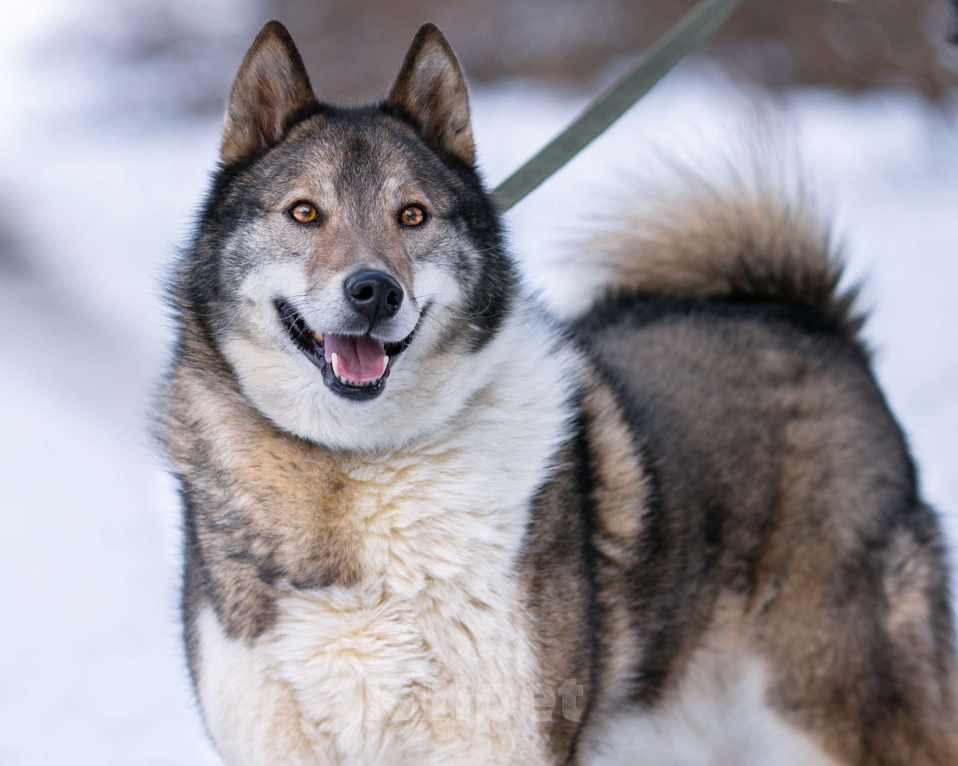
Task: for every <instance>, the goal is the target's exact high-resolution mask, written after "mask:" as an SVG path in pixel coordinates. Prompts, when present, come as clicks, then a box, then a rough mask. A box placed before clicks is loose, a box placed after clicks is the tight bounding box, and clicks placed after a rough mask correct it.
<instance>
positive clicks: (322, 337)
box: [314, 332, 326, 343]
mask: <svg viewBox="0 0 958 766" xmlns="http://www.w3.org/2000/svg"><path fill="white" fill-rule="evenodd" d="M314 335H315V336H316V342H317V343H322V342H323V341H325V340H326V333H322V332H317V333H314Z"/></svg>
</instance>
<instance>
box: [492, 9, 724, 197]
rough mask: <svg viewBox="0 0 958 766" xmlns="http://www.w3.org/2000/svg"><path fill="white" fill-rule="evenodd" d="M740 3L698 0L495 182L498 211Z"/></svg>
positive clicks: (616, 113) (560, 162) (568, 157)
mask: <svg viewBox="0 0 958 766" xmlns="http://www.w3.org/2000/svg"><path fill="white" fill-rule="evenodd" d="M741 3H742V0H703V2H701V3H699V4H698V5H697V6H695V7H694V8H693V9H692V10H691V11H689V12H688V13H687V14H686V15H685V17H683V18H682V20H681V21H680V22H679V23H678V24H676V25H675V27H674V28H673V29H672V30H671V31H670V32H669V34H668V35H666V36H665V37H664V38H663V39H662V40H660V41H659V42H658V43H657V44H656V45H655V47H654V48H652V50H651V51H649V52H648V53H647V54H646V55H645V56H643V57H642V58H641V59H640V60H639V62H638V63H637V64H636V65H635V66H634V67H633V68H632V69H631V71H629V72H628V73H626V74H625V75H623V76H622V77H621V78H620V79H619V80H618V81H617V82H616V83H614V84H613V85H612V86H611V87H610V88H609V89H608V90H606V91H605V92H604V93H602V94H601V95H599V96H598V97H597V98H596V99H595V101H593V102H592V103H591V104H589V106H588V107H586V109H585V111H584V112H583V113H582V114H580V115H579V116H578V117H577V118H576V119H575V121H573V122H572V124H571V125H569V127H567V128H566V129H565V130H563V131H562V132H561V133H560V134H559V135H558V136H556V137H555V138H553V139H552V141H550V142H549V143H548V144H546V146H545V147H543V148H542V149H541V150H540V151H539V153H538V154H536V155H535V156H534V157H532V159H530V160H529V161H528V162H526V163H525V164H524V165H523V166H522V167H520V168H519V169H518V170H517V171H516V172H515V173H513V174H512V175H511V176H509V177H508V178H507V179H506V180H505V181H503V182H502V183H501V184H499V186H498V187H497V188H496V190H495V192H493V193H494V195H495V199H496V204H497V205H498V207H499V211H500V212H502V213H504V212H506V211H507V210H508V209H509V208H511V207H512V206H513V205H515V204H516V203H517V202H518V201H519V200H521V199H522V198H523V197H525V196H526V195H527V194H528V193H529V192H531V191H532V190H533V189H535V188H536V187H537V186H539V184H541V183H542V182H543V181H545V180H546V179H547V178H549V176H551V175H552V174H553V173H555V172H556V171H557V170H559V168H561V167H562V166H563V165H565V164H566V163H567V162H568V161H569V160H571V159H572V158H573V157H575V156H576V155H577V154H578V153H579V152H581V151H582V150H583V149H584V148H585V147H586V146H588V145H589V143H591V142H592V140H593V139H595V138H596V137H597V136H599V135H601V134H602V133H603V132H604V131H605V130H606V129H607V128H608V127H609V126H610V125H611V124H612V123H613V122H615V121H616V120H617V119H619V117H621V116H622V115H623V114H625V113H626V112H627V111H628V110H629V108H630V107H631V106H632V105H633V104H634V103H635V102H636V101H638V100H639V99H640V98H642V96H644V95H645V94H646V93H648V92H649V91H650V90H651V89H652V87H653V86H654V85H655V84H656V83H657V82H658V81H659V80H661V79H662V78H663V77H665V75H667V74H668V73H669V71H671V70H672V68H673V67H675V65H676V64H678V63H679V62H680V61H682V59H684V58H685V57H686V56H687V55H689V54H690V53H691V52H692V51H694V50H695V49H696V48H698V47H699V46H700V45H701V44H702V43H704V42H705V41H706V40H708V38H709V37H711V36H712V35H713V34H714V33H715V32H716V31H717V30H718V29H719V27H721V26H722V24H724V23H725V21H726V20H727V19H728V18H729V16H731V15H732V13H733V12H734V11H735V9H736V8H738V6H739V5H740V4H741Z"/></svg>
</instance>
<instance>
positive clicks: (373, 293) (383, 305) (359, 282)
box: [345, 271, 403, 322]
mask: <svg viewBox="0 0 958 766" xmlns="http://www.w3.org/2000/svg"><path fill="white" fill-rule="evenodd" d="M345 288H346V300H347V301H349V303H351V304H352V305H353V307H354V308H355V309H356V311H358V312H359V313H360V314H362V315H363V316H365V317H367V318H368V319H369V321H370V322H375V321H376V319H377V318H378V317H391V316H393V315H394V314H395V313H396V312H397V311H399V307H400V306H402V299H403V292H402V288H401V287H400V286H399V283H398V282H397V281H396V280H395V279H393V278H392V277H391V276H389V275H388V274H384V273H383V272H381V271H359V272H357V273H355V274H353V275H352V276H351V277H349V279H347V280H346V284H345Z"/></svg>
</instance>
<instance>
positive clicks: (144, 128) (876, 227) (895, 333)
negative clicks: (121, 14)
mask: <svg viewBox="0 0 958 766" xmlns="http://www.w3.org/2000/svg"><path fill="white" fill-rule="evenodd" d="M23 5H24V7H27V5H28V4H23ZM35 7H37V8H41V9H42V8H45V7H46V6H45V5H44V4H42V3H38V4H36V6H35ZM48 17H49V14H47V13H46V12H45V11H43V12H41V11H36V12H35V13H34V15H32V16H30V15H29V14H28V15H26V16H24V17H23V18H20V19H19V20H18V19H14V22H17V23H19V24H20V26H19V27H18V26H17V23H14V22H11V23H12V27H9V28H10V29H12V30H13V32H11V33H10V34H11V37H13V36H17V34H16V33H17V30H18V29H19V31H20V33H21V34H20V35H19V37H18V40H20V42H18V44H17V45H16V46H10V47H0V51H2V53H0V114H2V115H3V118H2V122H0V234H3V233H4V232H3V228H4V227H6V228H7V229H12V234H13V241H14V251H13V256H17V255H18V254H19V257H18V258H17V257H13V258H12V259H11V258H10V257H5V255H4V253H3V252H2V250H0V323H2V326H3V327H4V328H5V330H4V333H3V341H2V347H3V353H2V359H3V364H2V365H0V422H2V423H3V432H2V434H3V435H2V438H0V486H2V487H3V492H2V497H0V521H2V527H0V530H2V531H0V604H2V614H3V624H4V630H3V631H2V633H0V763H3V764H9V765H11V766H13V765H14V764H48V763H69V764H75V765H77V766H80V765H82V764H97V765H98V766H105V765H106V764H114V763H115V764H124V765H127V764H154V763H155V764H169V763H176V764H206V763H216V762H217V761H216V758H215V756H214V755H213V753H212V750H211V748H210V747H209V745H208V744H207V743H206V740H205V736H204V734H203V731H202V727H201V724H200V723H199V719H198V716H197V715H196V712H195V706H194V703H193V701H192V698H191V696H190V691H189V684H188V680H187V676H186V672H185V664H184V661H183V656H182V649H181V646H180V636H179V625H178V614H177V599H178V593H177V589H178V585H179V545H180V540H179V527H178V509H177V503H176V499H175V495H174V488H173V484H172V482H171V480H170V479H169V478H168V477H167V476H166V474H165V473H164V471H163V469H162V464H161V461H160V460H159V458H158V457H157V456H156V452H155V450H154V448H153V445H152V443H151V440H150V436H149V429H148V412H149V407H150V402H151V396H152V393H153V391H154V390H155V386H156V384H157V380H158V378H159V376H160V375H161V374H162V371H163V369H164V363H165V357H166V346H167V343H168V341H169V338H170V328H169V322H168V319H167V315H166V311H165V309H164V307H163V305H162V299H161V294H162V282H163V279H164V275H165V273H166V270H167V267H168V265H169V263H170V261H171V259H172V257H173V254H174V252H175V248H176V246H177V245H178V244H181V243H183V242H184V239H185V236H186V234H187V232H188V230H189V225H190V221H191V216H192V215H193V212H194V211H195V209H196V206H197V204H198V202H199V200H200V199H201V197H202V195H203V193H204V189H205V185H206V182H207V178H208V172H209V170H210V169H211V168H212V166H213V163H214V160H215V150H216V146H217V141H218V130H219V125H218V121H216V120H208V119H185V118H179V119H170V120H167V121H155V120H154V121H151V122H146V121H142V120H139V121H136V122H132V121H128V120H125V119H124V117H123V115H122V114H115V113H98V112H92V113H91V112H90V111H87V112H84V113H80V112H78V111H77V109H76V102H77V101H78V100H82V99H79V97H71V99H70V100H69V106H64V105H63V102H61V101H60V100H59V96H60V92H59V88H63V87H64V86H63V81H59V82H57V81H55V80H54V78H53V77H52V76H51V73H50V71H48V70H43V69H42V68H38V67H36V66H35V65H34V64H35V62H34V61H33V59H31V58H30V50H31V49H30V47H29V45H27V44H25V43H23V42H22V40H23V39H29V35H28V34H27V32H28V31H30V30H33V31H35V30H36V29H38V28H42V27H43V24H44V23H46V22H47V21H48ZM24 35H25V37H24ZM82 81H83V73H82V72H72V73H70V79H69V80H68V82H70V83H73V82H82ZM87 87H89V88H90V89H91V91H92V90H95V88H93V86H92V85H90V84H89V83H88V84H87ZM98 87H99V86H98ZM224 92H225V91H224ZM586 99H587V94H584V93H578V92H574V93H567V92H560V91H549V90H544V89H543V88H542V87H541V86H538V85H536V84H535V83H528V82H507V83H501V84H499V85H497V86H495V87H491V88H482V89H479V90H478V91H477V92H476V93H475V94H474V106H473V109H474V114H475V120H476V132H477V138H478V145H479V147H480V153H481V159H482V164H483V167H484V169H485V171H486V175H487V178H488V179H489V180H490V181H491V182H492V183H493V184H494V183H496V182H498V181H499V180H501V179H502V178H504V177H505V176H506V175H507V174H508V173H509V172H510V171H511V170H512V169H513V168H514V167H516V166H517V165H518V164H519V163H520V162H521V161H523V160H524V159H525V158H526V157H528V156H529V155H530V154H531V153H532V152H533V151H534V150H536V149H537V148H538V147H539V146H540V145H541V144H542V143H544V142H545V141H546V140H548V139H549V138H550V137H551V136H552V135H553V134H554V132H556V131H557V130H558V129H559V128H561V127H562V126H563V125H565V124H566V123H567V121H568V120H569V119H570V118H571V117H572V116H573V115H574V114H576V112H577V111H578V110H579V109H580V108H581V106H582V105H583V104H584V103H585V101H586ZM755 102H756V98H755V97H754V95H752V94H750V93H748V92H746V91H744V90H742V89H741V88H740V87H739V86H736V85H735V84H733V83H731V82H729V81H728V80H727V79H725V78H723V77H722V76H720V75H718V74H715V73H714V72H710V71H709V70H706V69H703V68H701V67H699V66H691V67H685V68H683V70H682V71H680V72H677V73H674V74H673V75H671V76H670V77H669V79H668V80H667V81H666V82H665V83H663V84H662V85H661V86H660V87H659V88H657V89H656V90H655V91H653V93H652V94H651V95H650V96H649V97H648V98H646V99H645V100H644V101H643V102H642V103H641V104H639V105H638V106H637V107H636V108H635V109H634V110H633V111H632V112H631V113H630V114H629V115H628V116H627V117H626V118H624V119H623V120H622V121H620V122H619V123H618V124H617V125H615V126H614V127H613V128H612V129H611V130H610V131H609V133H608V134H606V135H605V136H603V137H602V138H601V139H600V140H599V141H598V142H597V143H596V144H594V145H593V146H591V147H590V148H589V149H588V150H586V152H584V153H583V154H582V155H581V156H580V157H578V158H577V159H576V160H575V161H574V162H573V163H572V164H571V165H570V166H569V167H567V168H566V169H564V170H563V171H561V172H560V174H559V175H557V176H556V177H555V178H554V179H552V180H551V181H549V182H548V183H547V185H545V186H544V187H542V188H541V189H540V190H539V191H537V192H536V193H535V194H534V195H533V196H532V197H530V198H529V199H528V200H527V201H524V202H522V203H520V205H518V206H517V207H516V208H515V209H514V210H513V211H512V212H511V213H510V214H509V216H508V219H507V220H508V224H509V227H510V230H511V233H512V241H513V245H514V249H515V251H516V252H517V253H518V254H520V256H521V257H522V259H523V263H524V264H525V265H526V267H527V269H528V272H529V274H530V279H531V280H532V281H533V282H534V283H536V284H541V285H543V286H544V287H545V288H546V290H547V291H548V292H549V294H550V295H556V296H561V295H562V294H563V293H562V290H563V289H567V288H568V286H567V285H565V286H564V285H563V275H562V272H561V271H560V270H559V269H558V268H557V267H556V266H555V260H556V258H555V255H556V254H557V253H560V252H562V251H563V249H564V248H566V247H567V243H568V240H569V238H570V237H573V236H574V235H575V233H576V231H577V230H578V229H579V228H580V227H581V225H582V224H583V223H584V222H586V223H587V222H588V220H589V219H590V218H591V217H592V216H593V215H594V214H595V213H597V212H601V208H602V205H603V190H604V189H608V188H611V187H613V186H614V185H615V184H616V183H618V182H619V181H620V180H621V179H622V178H624V177H627V176H628V174H630V173H639V172H641V170H642V169H643V167H644V166H645V164H646V163H647V161H650V160H651V158H653V157H654V156H655V154H656V152H657V151H658V150H661V149H664V150H666V151H669V150H674V149H678V150H681V151H685V150H692V151H694V152H700V151H701V150H702V147H703V146H705V147H708V146H711V147H718V148H721V147H722V146H724V143H725V142H727V137H728V136H729V135H730V134H731V133H733V132H734V131H735V129H736V127H737V126H739V125H741V124H742V123H743V121H746V120H747V119H748V118H749V115H750V114H751V113H752V112H753V111H754V109H755ZM776 109H777V110H778V111H779V112H780V118H779V119H780V121H781V122H783V123H784V124H787V125H788V126H789V127H790V128H794V129H795V132H796V134H797V136H798V138H797V141H798V143H799V145H800V147H801V150H802V153H803V156H804V158H805V161H806V164H807V165H808V166H809V168H810V170H811V175H812V177H813V179H814V183H815V186H816V188H818V189H819V190H820V191H821V192H822V193H823V195H824V196H825V197H826V198H827V199H829V200H830V201H831V205H832V207H833V208H834V209H835V210H836V213H837V228H838V231H839V232H840V234H841V236H842V238H843V240H844V241H845V243H846V246H847V253H848V256H849V260H850V267H851V271H852V275H853V276H856V277H857V276H867V278H868V289H867V291H866V298H867V301H868V303H869V305H870V306H872V307H873V309H874V310H873V314H872V317H871V320H870V322H869V324H868V328H867V333H866V334H867V338H868V340H869V342H870V343H871V344H872V346H873V347H874V348H875V349H876V351H877V357H876V364H877V373H878V376H879V378H880V380H881V382H882V384H883V385H884V387H885V390H886V392H887V394H888V398H889V401H890V403H891V405H892V407H893V409H894V410H895V412H896V413H897V415H898V416H899V418H900V420H901V422H902V423H903V425H904V428H905V430H906V431H907V433H908V436H909V438H910V440H911V443H912V446H913V448H914V451H915V454H916V456H917V458H918V462H919V465H920V466H921V469H922V478H923V486H924V490H925V494H926V496H927V498H928V499H929V500H930V501H931V502H932V503H933V504H934V505H935V506H936V507H937V508H939V509H941V511H942V513H943V515H944V518H945V522H946V526H947V529H948V531H949V535H950V537H951V539H952V540H954V539H956V536H958V470H955V462H956V456H958V446H956V445H958V436H956V434H958V390H956V387H955V383H954V380H955V378H956V377H958V342H956V341H958V337H956V335H958V331H956V328H958V301H956V300H955V299H954V297H953V295H952V293H953V291H954V287H953V285H955V284H958V258H956V257H955V256H956V255H958V253H956V247H955V243H956V242H958V215H956V214H955V211H956V210H958V183H956V178H958V133H956V131H955V125H956V121H958V119H956V118H958V115H956V112H955V110H954V109H953V108H952V109H949V108H944V109H933V108H930V107H927V106H925V105H923V104H922V103H920V102H919V101H917V100H916V99H915V98H914V97H912V96H910V95H908V94H905V93H896V92H883V93H878V94H872V95H867V96H861V97H857V98H852V97H847V96H840V95H836V94H832V93H828V92H824V91H819V90H803V91H795V92H791V93H788V94H785V95H784V96H782V97H781V98H780V99H779V103H777V104H776ZM3 241H5V240H4V239H3V238H2V236H0V242H3ZM2 247H3V245H2V244H0V248H2Z"/></svg>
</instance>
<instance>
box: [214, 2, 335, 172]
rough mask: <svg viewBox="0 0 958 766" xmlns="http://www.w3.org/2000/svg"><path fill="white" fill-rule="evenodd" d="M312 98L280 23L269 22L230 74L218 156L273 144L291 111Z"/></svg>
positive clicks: (237, 155) (235, 156)
mask: <svg viewBox="0 0 958 766" xmlns="http://www.w3.org/2000/svg"><path fill="white" fill-rule="evenodd" d="M315 103H316V97H315V96H314V95H313V89H312V88H311V87H310V85H309V77H308V76H307V75H306V69H305V67H304V66H303V60H302V59H301V58H300V55H299V51H297V50H296V46H295V45H294V44H293V38H292V37H290V36H289V32H287V31H286V27H284V26H283V25H282V24H280V23H279V22H278V21H271V22H269V23H268V24H267V25H266V26H265V27H263V29H262V30H260V33H259V34H258V35H257V36H256V39H255V40H254V41H253V45H252V46H250V49H249V51H247V53H246V58H244V59H243V63H242V65H241V66H240V68H239V72H238V73H237V74H236V81H235V82H234V83H233V92H232V93H231V94H230V103H229V107H227V110H226V124H225V125H224V126H223V143H222V144H221V146H220V159H221V160H222V162H223V165H231V164H232V163H234V162H238V161H239V160H242V159H245V158H246V157H249V156H250V155H251V154H253V153H254V152H257V151H261V150H262V149H265V148H266V147H268V146H271V145H273V144H275V143H277V142H278V141H279V140H280V139H281V138H282V137H283V133H284V131H285V129H286V127H287V125H288V121H289V118H290V117H292V116H293V115H294V114H295V113H296V112H298V111H299V110H301V109H303V108H304V107H308V106H310V105H312V104H315Z"/></svg>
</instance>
